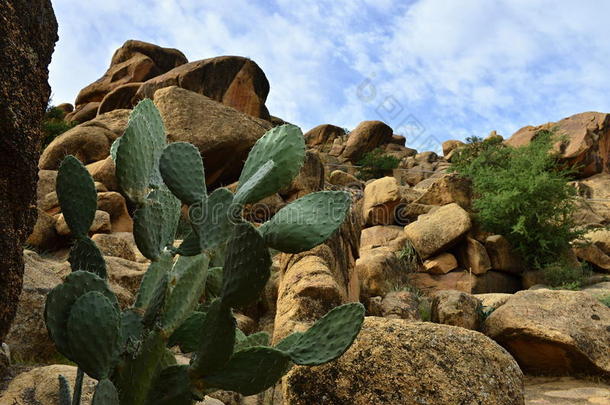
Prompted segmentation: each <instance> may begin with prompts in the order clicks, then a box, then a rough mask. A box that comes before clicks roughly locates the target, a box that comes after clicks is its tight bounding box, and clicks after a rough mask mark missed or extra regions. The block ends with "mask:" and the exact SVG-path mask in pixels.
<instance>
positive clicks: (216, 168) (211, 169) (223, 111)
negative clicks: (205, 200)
mask: <svg viewBox="0 0 610 405" xmlns="http://www.w3.org/2000/svg"><path fill="white" fill-rule="evenodd" d="M154 101H155V104H156V105H157V108H158V109H159V111H160V113H161V117H162V118H163V123H164V124H165V129H166V133H167V137H168V140H169V141H170V142H176V141H184V142H190V143H192V144H193V145H195V146H196V147H197V148H198V149H199V152H200V153H201V156H202V157H203V162H204V165H205V169H206V182H207V183H208V184H218V183H224V184H230V183H232V182H234V181H235V180H237V178H238V177H239V173H240V172H241V169H242V167H243V162H244V161H245V159H246V157H247V155H248V152H249V150H250V148H252V146H253V145H254V143H255V142H256V141H257V140H258V139H259V138H260V137H261V136H263V135H264V133H265V132H267V131H268V130H269V129H271V124H270V123H269V122H267V121H264V120H261V119H258V118H254V117H251V116H249V115H246V114H243V113H241V112H239V111H237V110H235V109H233V108H231V107H227V106H225V105H222V104H220V103H218V102H216V101H214V100H212V99H211V98H208V97H206V96H202V95H201V94H197V93H195V92H192V91H189V90H185V89H182V88H179V87H176V86H172V87H166V88H163V89H160V90H158V91H156V92H155V96H154Z"/></svg>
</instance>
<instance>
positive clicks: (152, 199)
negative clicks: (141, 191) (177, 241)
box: [133, 190, 180, 260]
mask: <svg viewBox="0 0 610 405" xmlns="http://www.w3.org/2000/svg"><path fill="white" fill-rule="evenodd" d="M179 219H180V202H179V201H178V200H177V199H176V198H175V197H174V196H173V195H171V193H170V192H169V191H164V190H154V191H152V192H151V193H150V194H149V195H148V198H147V199H146V200H145V202H144V204H143V205H141V206H140V208H138V209H137V210H136V212H135V214H134V218H133V226H134V228H133V236H134V239H135V241H136V245H137V246H138V249H139V250H140V252H142V254H143V255H144V256H146V258H148V259H150V260H157V259H158V258H159V256H160V255H161V252H162V251H163V249H164V248H165V247H167V246H168V245H170V244H171V243H172V242H173V241H174V235H175V232H176V227H177V226H178V221H179Z"/></svg>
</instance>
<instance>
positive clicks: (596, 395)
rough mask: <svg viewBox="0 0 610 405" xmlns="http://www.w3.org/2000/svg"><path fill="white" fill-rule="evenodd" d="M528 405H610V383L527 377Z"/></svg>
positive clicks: (567, 378)
mask: <svg viewBox="0 0 610 405" xmlns="http://www.w3.org/2000/svg"><path fill="white" fill-rule="evenodd" d="M524 382H525V404H526V405H580V404H582V405H584V404H587V405H593V404H597V405H610V383H606V384H604V383H601V382H595V381H593V380H591V381H590V380H578V379H575V378H572V377H529V376H528V377H526V378H525V381H524Z"/></svg>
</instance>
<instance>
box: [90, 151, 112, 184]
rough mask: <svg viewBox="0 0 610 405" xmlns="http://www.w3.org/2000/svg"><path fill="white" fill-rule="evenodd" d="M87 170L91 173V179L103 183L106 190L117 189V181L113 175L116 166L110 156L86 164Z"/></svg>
mask: <svg viewBox="0 0 610 405" xmlns="http://www.w3.org/2000/svg"><path fill="white" fill-rule="evenodd" d="M87 170H88V171H89V174H91V177H93V180H95V181H99V182H100V183H102V184H104V185H105V186H106V188H107V189H108V190H110V191H118V190H119V183H118V181H117V178H116V175H115V171H116V166H115V164H114V160H112V157H111V156H108V157H107V158H106V159H103V160H99V161H97V162H93V163H91V164H88V165H87Z"/></svg>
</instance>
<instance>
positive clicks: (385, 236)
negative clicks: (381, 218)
mask: <svg viewBox="0 0 610 405" xmlns="http://www.w3.org/2000/svg"><path fill="white" fill-rule="evenodd" d="M401 235H402V228H401V227H400V226H396V225H377V226H372V227H370V228H366V229H363V230H362V233H361V234H360V251H361V252H362V251H364V250H367V249H373V248H377V247H382V246H387V245H388V244H389V243H390V242H392V241H394V240H396V239H398V238H399V237H400V236H401Z"/></svg>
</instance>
